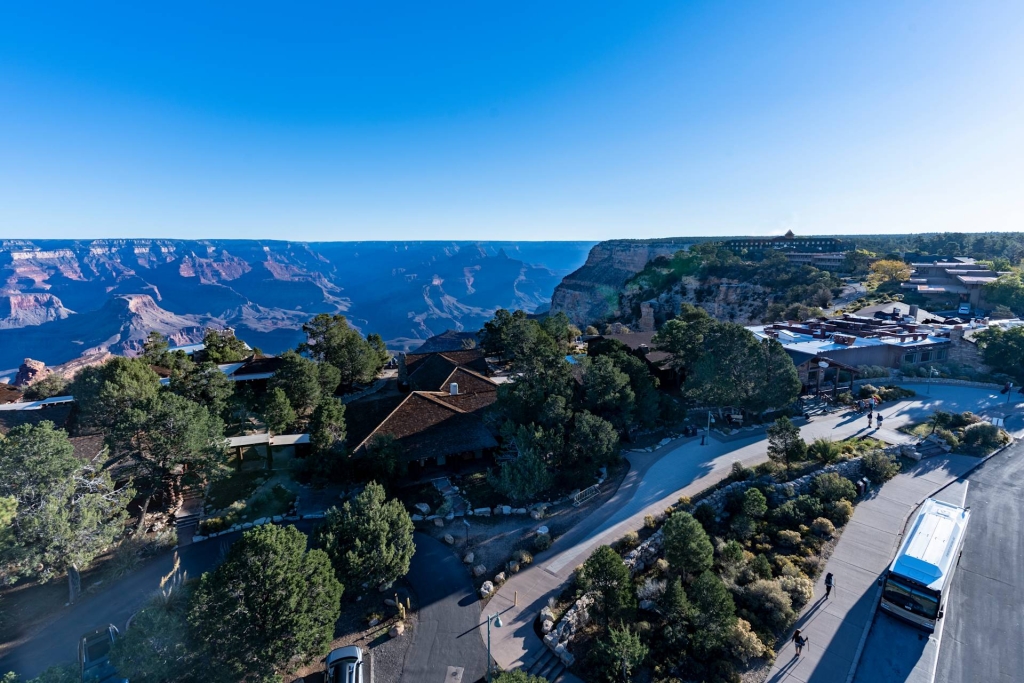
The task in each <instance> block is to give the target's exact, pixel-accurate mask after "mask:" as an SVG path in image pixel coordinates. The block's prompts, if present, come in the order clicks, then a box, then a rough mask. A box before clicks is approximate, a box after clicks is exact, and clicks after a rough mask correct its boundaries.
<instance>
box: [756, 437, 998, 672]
mask: <svg viewBox="0 0 1024 683" xmlns="http://www.w3.org/2000/svg"><path fill="white" fill-rule="evenodd" d="M978 462H979V459H978V458H974V457H970V456H966V455H944V456H937V457H934V458H929V459H927V460H923V461H921V462H920V463H918V464H917V465H915V466H914V467H913V468H911V469H910V470H908V471H906V472H903V473H900V474H898V475H896V476H895V477H894V478H893V479H892V480H891V481H889V482H887V483H886V484H884V485H883V486H882V487H880V488H876V489H874V491H873V492H872V493H869V494H868V495H869V496H870V497H869V498H868V499H867V500H864V501H862V502H861V503H859V504H858V505H857V507H856V508H855V509H854V513H853V518H852V519H851V520H850V522H849V524H848V525H847V526H846V529H845V530H844V531H843V535H842V536H841V537H840V540H839V543H838V544H837V545H836V549H835V552H834V553H833V554H832V557H830V558H829V560H828V563H827V564H826V565H825V569H824V571H822V574H821V577H819V578H818V582H817V584H816V585H815V588H814V594H815V595H816V596H818V597H817V598H816V599H815V601H814V602H812V603H810V604H808V605H807V606H806V607H804V609H803V612H802V613H801V615H800V618H799V619H798V620H797V623H796V625H795V628H799V629H801V630H802V631H803V635H805V636H807V637H808V638H809V639H810V642H809V645H808V646H807V647H805V648H804V651H803V654H801V655H800V657H797V656H796V651H795V649H794V647H793V642H792V640H787V641H786V643H785V644H784V645H783V646H782V647H781V648H780V649H779V652H778V655H777V657H776V660H775V666H773V667H772V670H771V672H770V673H769V675H768V683H783V682H784V681H785V682H786V683H798V682H799V683H810V682H814V683H818V682H825V681H829V682H831V681H835V682H836V683H842V682H843V681H846V680H847V678H848V676H849V675H850V672H851V669H852V667H853V665H854V661H855V660H856V658H857V655H858V650H859V649H860V648H861V642H862V640H863V639H864V637H865V636H866V629H867V627H868V626H869V625H870V623H871V618H872V616H873V615H874V611H875V604H876V603H877V601H878V577H879V576H881V574H882V572H883V571H884V570H885V568H886V567H887V566H888V565H889V563H890V562H892V558H893V557H894V556H895V554H896V550H897V548H898V546H899V543H900V540H901V535H902V533H903V528H904V526H905V524H906V521H907V518H908V517H909V515H910V514H911V513H912V512H913V511H914V510H915V509H916V508H917V506H918V505H920V504H921V502H922V501H923V500H924V499H925V498H928V497H930V496H931V495H933V494H934V492H935V491H937V490H938V489H940V488H942V487H943V486H946V485H947V484H950V483H951V482H954V481H956V479H957V478H959V477H960V476H962V475H963V474H964V473H965V472H966V471H967V470H969V469H970V468H971V467H973V466H974V465H977V464H978ZM872 494H873V495H872ZM828 572H832V574H833V575H834V577H835V582H836V587H835V588H834V589H833V590H832V596H831V598H830V599H828V600H825V579H824V577H825V574H826V573H828Z"/></svg>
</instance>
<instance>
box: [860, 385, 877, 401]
mask: <svg viewBox="0 0 1024 683" xmlns="http://www.w3.org/2000/svg"><path fill="white" fill-rule="evenodd" d="M877 393H878V387H876V386H874V385H873V384H862V385H861V386H860V392H859V393H858V394H857V396H858V397H859V398H871V397H872V396H874V395H875V394H877Z"/></svg>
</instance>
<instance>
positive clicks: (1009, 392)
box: [1006, 382, 1013, 404]
mask: <svg viewBox="0 0 1024 683" xmlns="http://www.w3.org/2000/svg"><path fill="white" fill-rule="evenodd" d="M1011 396H1013V382H1009V386H1008V387H1007V388H1006V403H1007V404H1009V403H1010V397H1011Z"/></svg>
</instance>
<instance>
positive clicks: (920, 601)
mask: <svg viewBox="0 0 1024 683" xmlns="http://www.w3.org/2000/svg"><path fill="white" fill-rule="evenodd" d="M882 596H883V597H884V598H885V599H886V600H887V601H889V602H891V603H892V604H894V605H896V606H897V607H902V608H903V609H905V610H907V611H908V612H911V613H913V614H916V615H919V616H922V617H925V618H927V619H934V618H935V617H936V615H938V613H939V597H938V595H936V594H935V593H934V592H933V591H930V590H928V589H927V588H917V587H914V586H910V585H908V584H906V583H904V582H903V581H900V580H899V579H898V578H897V577H894V576H890V577H889V578H888V579H887V580H886V582H885V590H884V592H883V593H882Z"/></svg>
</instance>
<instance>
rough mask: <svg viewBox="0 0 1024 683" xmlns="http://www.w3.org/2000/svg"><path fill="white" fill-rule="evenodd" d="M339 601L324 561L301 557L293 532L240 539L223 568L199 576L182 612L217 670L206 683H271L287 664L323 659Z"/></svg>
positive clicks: (263, 530)
mask: <svg viewBox="0 0 1024 683" xmlns="http://www.w3.org/2000/svg"><path fill="white" fill-rule="evenodd" d="M341 594H342V586H341V584H340V583H338V580H337V579H336V578H335V576H334V571H333V570H332V568H331V564H330V561H329V559H328V557H327V555H326V554H325V553H324V552H323V551H322V550H309V551H307V550H306V537H305V535H304V534H302V533H301V532H299V531H298V530H297V529H296V528H295V527H292V526H288V527H281V526H277V525H271V524H267V525H265V526H261V527H258V528H255V529H252V530H250V531H247V532H245V533H244V534H243V535H242V538H241V539H239V540H238V541H236V542H235V543H234V544H233V545H232V546H231V549H230V550H229V551H228V555H227V558H226V559H225V560H224V562H223V564H221V565H220V566H219V567H217V569H215V570H214V571H213V572H208V573H206V574H203V576H202V578H201V579H200V580H199V585H198V586H197V587H196V589H195V593H194V594H193V596H192V600H191V604H190V606H189V616H188V621H189V624H190V626H191V627H192V629H193V630H194V632H195V636H196V637H195V642H197V643H199V644H200V645H201V647H202V648H203V649H204V650H205V652H206V653H207V656H208V657H209V660H210V661H216V662H217V666H214V667H207V668H206V669H205V675H206V676H209V677H210V678H213V679H214V680H218V681H224V682H225V683H234V682H235V681H239V680H243V679H244V680H246V681H275V680H279V679H278V677H279V675H280V674H281V673H283V672H284V671H285V670H286V669H287V667H288V666H289V665H290V664H291V662H292V660H293V658H299V659H300V660H302V661H307V662H308V661H311V660H313V659H316V658H318V657H321V656H323V655H324V654H326V653H327V649H328V647H329V646H330V643H331V640H332V638H333V637H334V625H335V622H336V621H337V620H338V615H339V614H340V611H341V608H340V602H341Z"/></svg>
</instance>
